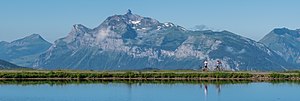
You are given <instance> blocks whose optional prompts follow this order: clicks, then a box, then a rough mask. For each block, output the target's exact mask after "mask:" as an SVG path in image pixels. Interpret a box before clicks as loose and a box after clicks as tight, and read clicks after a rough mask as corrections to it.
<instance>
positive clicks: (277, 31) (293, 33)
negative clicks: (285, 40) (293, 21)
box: [271, 28, 300, 38]
mask: <svg viewBox="0 0 300 101" xmlns="http://www.w3.org/2000/svg"><path fill="white" fill-rule="evenodd" d="M271 33H274V34H277V35H290V36H292V37H296V38H298V37H300V31H299V30H290V29H288V28H275V29H273V30H272V31H271Z"/></svg>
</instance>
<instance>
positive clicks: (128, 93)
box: [0, 82, 300, 101]
mask: <svg viewBox="0 0 300 101" xmlns="http://www.w3.org/2000/svg"><path fill="white" fill-rule="evenodd" d="M0 101H300V84H299V83H276V84H272V83H266V82H259V83H244V84H241V83H239V84H222V85H221V84H204V83H199V84H198V83H196V84H195V83H193V84H186V83H174V84H151V83H150V84H144V83H136V84H126V83H105V84H104V83H92V84H66V85H49V84H38V85H18V84H1V85H0Z"/></svg>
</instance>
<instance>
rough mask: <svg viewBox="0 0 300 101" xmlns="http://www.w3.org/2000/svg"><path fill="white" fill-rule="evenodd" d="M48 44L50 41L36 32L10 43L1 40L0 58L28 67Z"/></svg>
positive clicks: (49, 44)
mask: <svg viewBox="0 0 300 101" xmlns="http://www.w3.org/2000/svg"><path fill="white" fill-rule="evenodd" d="M50 46H51V43H49V42H47V41H45V40H44V39H43V38H42V37H41V36H40V35H38V34H32V35H30V36H27V37H25V38H22V39H18V40H15V41H12V42H10V43H9V42H4V41H2V42H0V59H3V60H6V61H9V62H12V63H14V64H18V65H20V66H26V67H27V66H28V67H30V66H32V64H33V62H34V60H35V59H37V57H38V56H39V55H40V54H41V53H43V52H45V51H46V50H47V49H48V48H49V47H50Z"/></svg>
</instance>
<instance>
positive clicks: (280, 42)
mask: <svg viewBox="0 0 300 101" xmlns="http://www.w3.org/2000/svg"><path fill="white" fill-rule="evenodd" d="M259 42H262V43H264V44H265V45H267V46H268V47H270V49H272V50H274V51H275V52H276V53H277V54H278V55H280V56H281V57H282V58H283V59H285V61H287V62H289V63H292V64H295V65H298V66H300V30H290V29H287V28H276V29H274V30H272V31H271V32H270V33H269V34H267V35H266V36H265V37H264V38H263V39H261V40H260V41H259Z"/></svg>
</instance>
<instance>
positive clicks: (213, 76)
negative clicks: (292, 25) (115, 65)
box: [0, 70, 300, 81]
mask: <svg viewBox="0 0 300 101" xmlns="http://www.w3.org/2000/svg"><path fill="white" fill-rule="evenodd" d="M0 80H1V81H3V80H92V81H93V80H95V81H97V80H135V81H155V80H172V81H205V80H247V81H273V80H292V81H300V71H286V72H251V71H245V72H232V71H222V72H202V71H193V70H152V71H151V70H150V71H75V70H53V71H50V70H49V71H47V70H1V71H0Z"/></svg>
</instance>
